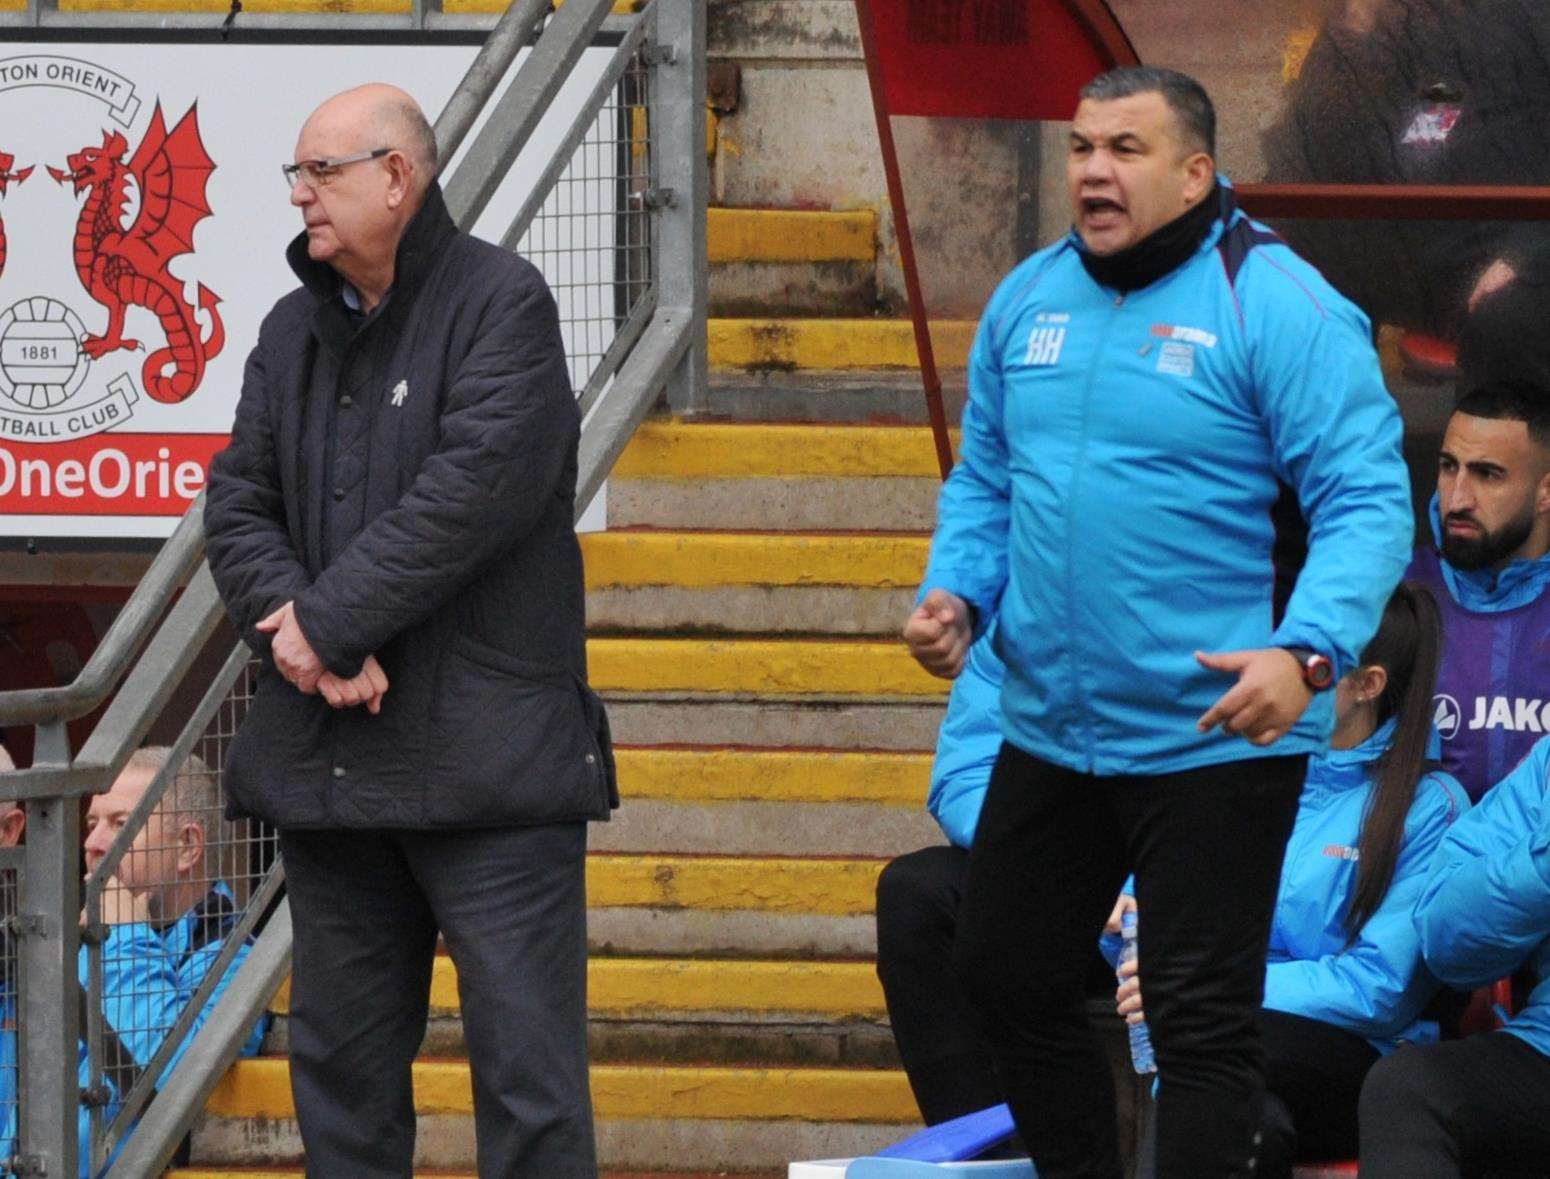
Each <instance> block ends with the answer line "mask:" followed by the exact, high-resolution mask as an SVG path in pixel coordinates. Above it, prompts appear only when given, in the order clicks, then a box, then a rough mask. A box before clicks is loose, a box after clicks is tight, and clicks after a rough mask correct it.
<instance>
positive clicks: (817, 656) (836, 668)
mask: <svg viewBox="0 0 1550 1179" xmlns="http://www.w3.org/2000/svg"><path fill="white" fill-rule="evenodd" d="M587 667H588V677H589V679H590V681H591V684H592V687H593V688H594V689H596V690H597V691H599V692H683V693H694V694H701V693H704V694H730V695H743V696H746V695H766V696H771V695H773V696H915V697H921V698H928V699H929V698H931V697H938V696H943V695H945V694H946V693H947V691H948V689H949V688H950V687H951V684H950V682H949V681H947V680H943V679H938V678H937V677H935V676H933V675H930V674H929V673H927V672H926V671H924V670H923V669H922V668H921V666H920V665H919V664H918V663H916V662H915V661H914V660H913V659H911V658H910V656H909V652H908V651H906V650H905V648H904V644H903V643H902V642H899V641H897V640H893V639H883V640H873V641H865V640H854V639H844V640H841V639H834V640H826V639H787V640H776V639H656V638H590V639H588V640H587Z"/></svg>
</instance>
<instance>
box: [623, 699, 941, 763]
mask: <svg viewBox="0 0 1550 1179" xmlns="http://www.w3.org/2000/svg"><path fill="white" fill-rule="evenodd" d="M605 698H606V699H607V702H608V723H609V725H610V726H611V727H612V730H613V737H614V740H615V741H616V742H618V743H619V744H621V745H673V744H685V745H748V746H756V747H760V748H765V747H768V748H781V747H787V746H801V747H806V748H815V749H892V750H930V749H934V748H935V747H936V735H937V730H938V729H940V728H941V724H942V714H943V713H944V712H945V711H946V707H947V706H946V704H945V703H944V702H943V701H940V700H922V701H909V702H901V703H892V702H890V703H871V702H834V701H816V700H815V701H811V702H802V703H774V702H757V701H743V700H717V699H706V698H703V697H702V698H698V699H684V698H682V697H668V696H640V695H635V696H623V695H619V694H605Z"/></svg>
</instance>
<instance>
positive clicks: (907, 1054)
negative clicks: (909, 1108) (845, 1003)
mask: <svg viewBox="0 0 1550 1179" xmlns="http://www.w3.org/2000/svg"><path fill="white" fill-rule="evenodd" d="M968 873H969V853H968V852H966V851H964V850H963V849H962V848H958V847H928V848H924V849H922V850H921V851H917V852H911V853H910V854H908V855H904V856H900V857H899V858H898V859H896V860H894V861H893V862H892V863H890V864H889V865H888V866H887V867H886V868H884V869H883V873H882V875H881V876H880V877H878V881H877V977H878V979H879V980H880V981H881V982H882V984H883V996H884V998H885V999H887V1001H888V1020H889V1023H890V1024H891V1026H892V1027H893V1038H894V1042H895V1043H896V1044H897V1045H898V1046H899V1059H900V1060H901V1061H902V1062H903V1064H904V1071H905V1073H906V1074H907V1075H908V1076H909V1079H910V1088H911V1089H913V1090H914V1092H915V1104H916V1105H918V1106H919V1107H920V1116H921V1117H922V1118H924V1119H925V1122H926V1125H928V1126H934V1125H936V1124H937V1123H938V1122H945V1121H947V1120H949V1119H950V1118H956V1117H961V1116H962V1115H963V1114H967V1113H973V1112H974V1111H975V1110H978V1109H985V1108H987V1107H989V1106H992V1105H1000V1104H1001V1102H1002V1101H1004V1100H1005V1098H1004V1097H1002V1096H1001V1087H1000V1085H998V1084H997V1083H996V1076H995V1070H994V1066H993V1065H992V1064H991V1057H990V1045H989V1044H987V1043H986V1042H985V1033H984V1030H983V1029H982V1028H981V1027H980V1023H979V1017H978V1016H976V1015H975V1014H974V1010H973V1008H971V1007H970V1006H969V1002H968V1000H967V999H965V998H964V996H963V993H962V991H960V990H959V988H958V983H957V980H955V979H954V978H953V973H952V959H953V936H954V934H955V932H956V930H957V928H958V908H959V905H960V904H961V903H962V901H963V886H964V882H965V881H966V880H967V878H968Z"/></svg>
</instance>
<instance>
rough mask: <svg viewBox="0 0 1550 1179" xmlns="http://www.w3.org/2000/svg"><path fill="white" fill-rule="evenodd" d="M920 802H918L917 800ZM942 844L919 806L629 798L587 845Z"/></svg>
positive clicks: (835, 848)
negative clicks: (714, 801)
mask: <svg viewBox="0 0 1550 1179" xmlns="http://www.w3.org/2000/svg"><path fill="white" fill-rule="evenodd" d="M921 801H922V803H924V799H922V800H921ZM941 842H943V838H942V832H941V829H940V828H938V827H937V825H936V823H935V822H934V821H933V820H932V818H931V816H930V815H928V814H926V813H925V811H924V810H922V809H906V808H903V807H891V806H873V805H866V804H860V805H840V804H836V805H822V804H812V803H761V802H735V803H706V804H701V805H693V804H682V803H672V802H657V801H653V800H645V799H637V800H635V801H631V800H630V798H629V797H628V794H627V793H626V796H625V799H624V804H623V805H622V806H621V807H620V809H619V810H618V811H616V812H615V813H614V818H613V820H612V821H611V822H608V823H600V824H595V825H593V826H592V827H591V828H590V830H589V833H588V840H587V843H588V846H589V847H590V848H591V849H592V850H593V851H608V852H668V853H672V852H681V853H704V854H710V855H787V856H789V855H798V856H844V855H854V856H895V855H900V854H902V853H903V852H907V851H914V850H916V849H917V848H921V847H925V846H927V845H928V844H934V843H941Z"/></svg>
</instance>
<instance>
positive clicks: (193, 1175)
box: [163, 1167, 785, 1179]
mask: <svg viewBox="0 0 1550 1179" xmlns="http://www.w3.org/2000/svg"><path fill="white" fill-rule="evenodd" d="M738 1174H739V1175H740V1176H742V1179H761V1176H762V1177H763V1179H782V1177H783V1176H784V1175H785V1172H784V1171H781V1172H779V1173H778V1174H776V1173H771V1172H763V1171H761V1172H757V1173H749V1174H746V1175H744V1174H743V1172H738ZM416 1175H417V1176H419V1177H420V1179H479V1176H477V1175H475V1174H474V1173H473V1172H472V1171H442V1170H435V1171H423V1170H422V1171H417V1172H416ZM600 1175H601V1179H726V1175H727V1172H725V1171H603V1172H601V1173H600ZM163 1179H306V1177H305V1173H304V1172H302V1171H296V1170H292V1169H291V1168H288V1167H232V1168H222V1167H193V1168H189V1167H180V1168H178V1169H177V1170H174V1171H167V1172H165V1174H164V1176H163Z"/></svg>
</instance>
